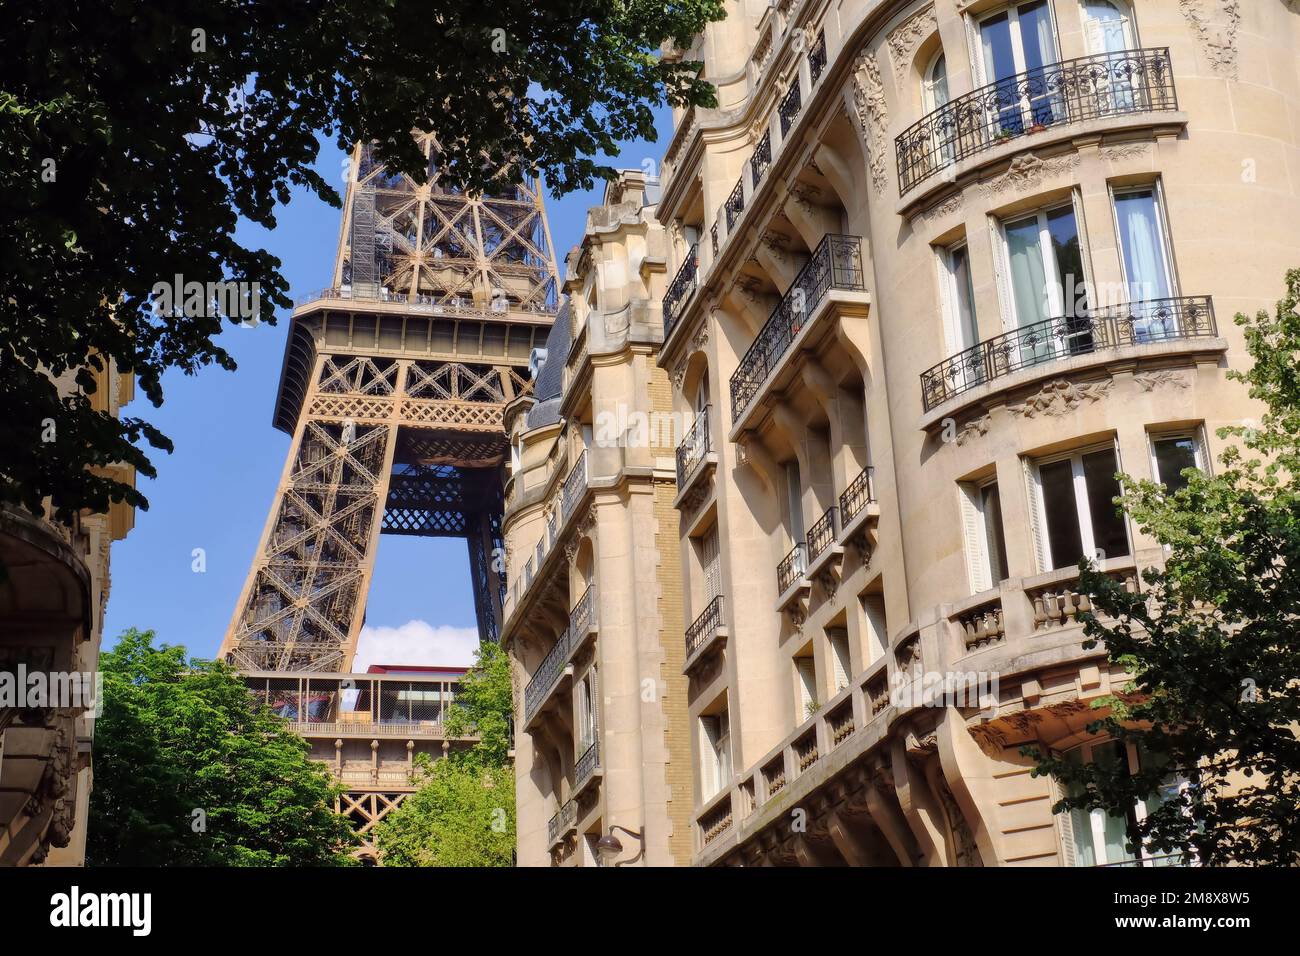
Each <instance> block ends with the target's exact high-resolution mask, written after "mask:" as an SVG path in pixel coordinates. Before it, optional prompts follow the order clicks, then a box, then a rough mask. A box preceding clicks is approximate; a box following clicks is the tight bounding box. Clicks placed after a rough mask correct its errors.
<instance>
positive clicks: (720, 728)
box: [700, 706, 731, 800]
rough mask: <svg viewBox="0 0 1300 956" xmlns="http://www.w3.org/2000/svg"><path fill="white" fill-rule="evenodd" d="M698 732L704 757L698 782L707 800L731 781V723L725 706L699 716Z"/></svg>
mask: <svg viewBox="0 0 1300 956" xmlns="http://www.w3.org/2000/svg"><path fill="white" fill-rule="evenodd" d="M700 734H701V737H702V738H703V740H702V743H703V746H702V747H701V748H700V749H701V752H702V754H703V757H704V766H703V768H702V771H703V772H702V773H701V780H700V782H701V783H702V784H703V786H704V799H706V800H707V799H709V798H710V797H712V796H714V795H716V794H717V793H720V792H721V791H722V790H723V788H725V787H726V786H727V785H728V784H730V783H731V724H730V722H729V720H728V715H727V709H726V707H725V706H724V707H723V708H722V709H721V710H719V711H718V712H717V713H716V714H702V715H701V716H700Z"/></svg>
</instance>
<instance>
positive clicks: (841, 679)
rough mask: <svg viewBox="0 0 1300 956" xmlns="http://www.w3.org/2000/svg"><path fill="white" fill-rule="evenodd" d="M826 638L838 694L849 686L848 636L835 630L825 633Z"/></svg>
mask: <svg viewBox="0 0 1300 956" xmlns="http://www.w3.org/2000/svg"><path fill="white" fill-rule="evenodd" d="M826 638H827V642H828V643H829V644H830V651H831V667H832V668H834V673H835V693H837V694H838V693H839V692H840V691H842V690H843V689H844V688H846V687H848V686H849V674H851V673H852V672H853V665H852V663H850V659H849V635H848V632H846V631H844V630H843V629H840V628H835V629H833V630H831V629H828V630H827V631H826Z"/></svg>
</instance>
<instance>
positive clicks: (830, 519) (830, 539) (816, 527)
mask: <svg viewBox="0 0 1300 956" xmlns="http://www.w3.org/2000/svg"><path fill="white" fill-rule="evenodd" d="M838 512H839V509H838V508H836V507H835V506H834V505H831V506H830V507H829V508H827V509H826V511H825V513H824V514H823V515H822V516H821V517H820V518H818V519H817V520H816V521H815V522H814V523H813V526H812V527H811V528H809V529H808V534H807V535H806V536H805V538H804V540H805V541H806V542H807V545H808V566H809V567H813V566H815V565H816V564H817V559H818V558H820V557H821V556H822V555H824V554H827V553H829V550H828V549H829V548H830V546H831V545H832V544H834V543H835V535H836V534H837V533H838V525H839V520H838Z"/></svg>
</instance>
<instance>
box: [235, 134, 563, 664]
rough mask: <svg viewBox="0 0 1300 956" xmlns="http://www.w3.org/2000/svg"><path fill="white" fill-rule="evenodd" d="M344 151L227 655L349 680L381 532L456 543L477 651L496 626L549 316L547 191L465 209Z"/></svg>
mask: <svg viewBox="0 0 1300 956" xmlns="http://www.w3.org/2000/svg"><path fill="white" fill-rule="evenodd" d="M416 138H417V141H418V142H419V144H420V146H421V148H422V150H423V152H424V155H425V157H426V159H427V162H428V169H429V178H428V181H427V182H426V183H425V184H424V185H419V184H417V183H416V182H414V181H413V180H412V179H411V178H409V177H408V176H405V175H402V174H399V173H396V172H393V171H391V170H389V169H386V168H385V167H384V166H383V165H382V164H381V163H379V162H378V161H377V160H376V159H375V156H374V153H373V151H372V149H371V148H370V147H369V146H365V145H362V146H358V147H357V148H356V149H354V150H353V152H352V156H351V172H350V175H349V178H348V188H347V192H346V196H345V199H344V207H343V217H342V224H341V227H340V230H339V241H338V249H337V252H336V254H335V261H334V275H333V283H332V285H331V286H330V287H329V288H328V289H325V290H323V291H321V292H318V293H315V294H313V295H312V296H310V297H309V298H308V299H307V300H305V301H302V302H300V304H298V305H297V307H296V308H295V309H294V311H293V318H292V323H291V325H290V327H289V332H288V341H287V342H286V346H285V354H284V365H283V368H282V371H281V375H280V387H279V392H278V396H277V399H276V407H275V415H274V424H275V427H277V428H279V429H281V430H282V431H285V432H288V433H289V434H291V435H292V436H293V443H292V445H291V446H290V450H289V456H288V460H287V461H286V462H285V466H284V471H283V474H282V477H281V479H280V483H279V487H278V488H277V489H276V492H275V500H274V503H273V504H272V506H271V512H270V515H269V517H268V518H267V521H266V527H265V529H264V530H263V532H262V539H261V544H260V545H259V546H258V549H257V554H256V556H255V558H254V561H253V566H252V568H251V569H250V571H249V573H248V577H247V580H246V581H245V584H244V588H243V592H242V593H241V595H240V598H239V603H238V605H237V606H236V608H235V612H234V616H233V617H232V619H231V622H230V627H229V629H228V630H227V632H226V636H225V640H224V641H223V642H222V647H221V656H222V657H223V658H224V659H225V660H227V661H228V662H229V663H231V664H233V665H234V666H235V667H237V668H238V669H239V670H241V671H243V672H245V673H249V672H262V673H265V672H294V673H299V674H301V673H304V672H308V673H310V672H325V673H346V672H348V671H349V670H350V669H351V667H352V661H353V657H354V655H355V653H356V646H357V639H358V637H359V635H360V633H361V627H362V624H363V623H364V621H365V612H366V598H367V594H368V591H369V588H370V582H371V578H372V575H373V572H374V565H375V552H376V550H377V547H378V543H379V535H380V534H404V535H422V536H427V537H463V538H465V539H466V541H467V542H468V546H469V561H470V571H471V577H472V580H473V588H474V607H475V613H476V617H477V623H478V630H479V635H480V638H481V639H482V640H496V639H497V637H498V634H499V630H500V627H501V604H502V590H503V578H502V573H501V572H502V562H500V561H499V560H495V558H496V557H497V555H499V554H500V552H498V551H496V549H499V548H500V547H501V526H500V522H501V511H502V501H503V499H502V473H503V466H504V460H505V457H506V453H507V450H508V445H507V438H506V434H505V430H504V425H503V417H502V416H503V411H504V409H505V406H506V404H507V403H509V402H510V401H512V400H513V399H514V398H516V397H517V396H519V395H520V394H523V393H524V392H526V391H527V390H528V389H529V388H530V384H529V380H528V373H527V366H528V363H529V357H530V355H531V353H532V351H533V349H534V347H540V346H542V345H543V343H544V341H545V339H546V335H547V332H548V330H549V329H550V326H551V324H552V322H553V320H554V317H555V310H556V305H557V295H558V281H557V278H558V277H557V270H556V265H555V259H554V257H553V256H552V253H551V242H550V234H549V232H550V230H549V225H548V224H547V220H546V210H545V207H544V205H543V202H542V197H541V193H540V190H539V187H538V184H537V183H536V182H533V181H530V182H528V183H526V184H525V185H518V186H517V185H514V184H507V185H502V186H501V187H500V188H498V189H494V190H493V191H491V192H490V193H481V194H474V195H467V194H465V193H462V192H460V191H459V190H457V189H454V188H452V187H451V186H450V185H443V184H441V183H440V182H439V178H438V166H439V161H438V147H437V144H436V142H435V141H434V139H433V137H431V136H428V135H420V134H417V137H416Z"/></svg>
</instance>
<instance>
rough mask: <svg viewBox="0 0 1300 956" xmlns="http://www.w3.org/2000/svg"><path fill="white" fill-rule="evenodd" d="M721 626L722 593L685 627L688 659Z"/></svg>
mask: <svg viewBox="0 0 1300 956" xmlns="http://www.w3.org/2000/svg"><path fill="white" fill-rule="evenodd" d="M721 626H722V595H721V594H719V595H718V596H717V597H715V598H714V599H713V600H712V601H710V602H709V604H708V607H706V608H705V609H704V610H703V611H701V612H700V616H699V617H697V618H696V619H695V623H693V624H692V625H691V626H690V627H689V628H687V629H686V657H687V659H688V660H689V659H690V657H691V655H693V654H694V653H695V652H696V651H698V650H699V649H700V648H701V647H703V646H704V645H705V644H706V643H707V642H708V640H709V638H710V637H712V636H713V635H714V634H716V633H717V631H718V628H720V627H721Z"/></svg>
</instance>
